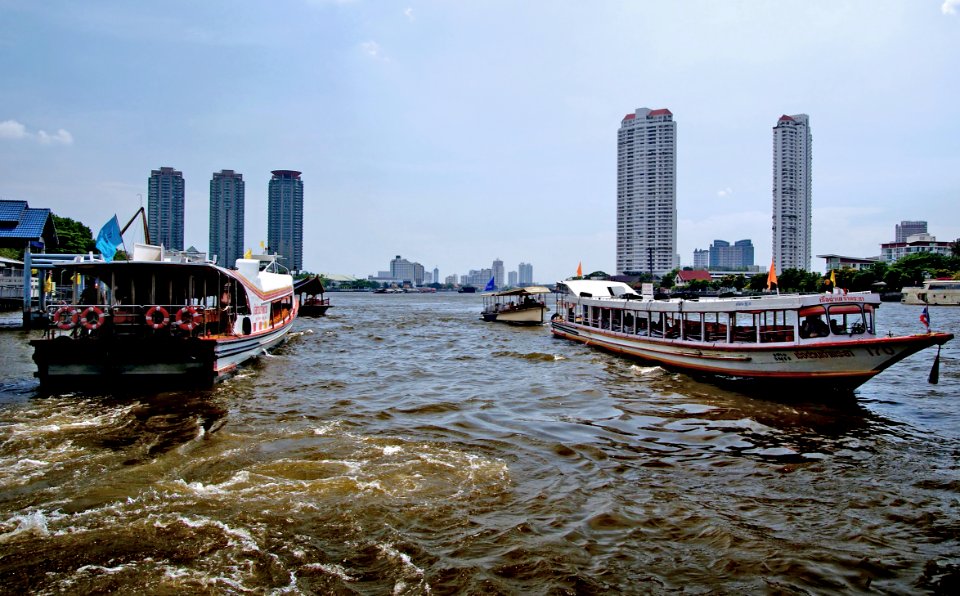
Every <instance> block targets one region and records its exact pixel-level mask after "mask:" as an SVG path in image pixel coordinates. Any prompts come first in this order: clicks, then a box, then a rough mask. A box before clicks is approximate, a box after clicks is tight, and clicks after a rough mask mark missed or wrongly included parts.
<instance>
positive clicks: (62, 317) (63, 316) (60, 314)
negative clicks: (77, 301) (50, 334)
mask: <svg viewBox="0 0 960 596" xmlns="http://www.w3.org/2000/svg"><path fill="white" fill-rule="evenodd" d="M53 323H54V324H55V325H56V326H57V327H58V328H60V329H64V330H69V329H73V328H74V327H75V326H76V324H77V309H75V308H73V307H72V306H61V307H60V308H59V309H57V312H56V314H54V315H53Z"/></svg>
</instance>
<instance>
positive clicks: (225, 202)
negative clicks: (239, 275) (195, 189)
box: [209, 170, 245, 268]
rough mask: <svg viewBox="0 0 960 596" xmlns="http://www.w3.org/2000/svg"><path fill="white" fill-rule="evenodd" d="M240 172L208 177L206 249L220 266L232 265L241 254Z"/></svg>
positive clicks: (225, 172)
mask: <svg viewBox="0 0 960 596" xmlns="http://www.w3.org/2000/svg"><path fill="white" fill-rule="evenodd" d="M244 196H245V194H244V185H243V174H240V173H237V172H234V171H233V170H221V171H220V172H215V173H214V174H213V178H212V179H211V180H210V249H209V254H210V255H211V256H216V258H217V263H218V264H219V265H221V266H222V267H228V268H232V267H235V266H236V263H237V259H239V258H241V257H243V207H244Z"/></svg>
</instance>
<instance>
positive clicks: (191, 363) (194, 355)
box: [30, 320, 292, 390]
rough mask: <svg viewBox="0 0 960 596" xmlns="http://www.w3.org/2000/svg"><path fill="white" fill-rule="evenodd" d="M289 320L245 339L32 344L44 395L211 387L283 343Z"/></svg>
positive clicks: (46, 341)
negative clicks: (59, 391) (47, 392)
mask: <svg viewBox="0 0 960 596" xmlns="http://www.w3.org/2000/svg"><path fill="white" fill-rule="evenodd" d="M291 323H292V320H291V321H290V322H287V323H286V324H284V325H282V326H277V327H275V328H274V329H271V330H269V331H264V332H260V333H256V334H251V335H245V336H221V337H215V338H208V337H202V338H201V337H196V338H190V339H182V338H175V337H169V336H156V337H139V338H127V337H103V338H70V337H66V336H60V337H55V338H52V339H47V338H44V339H37V340H33V341H31V342H30V343H31V345H32V346H33V348H34V354H33V360H34V362H36V364H37V371H36V372H35V373H34V375H35V376H36V377H37V379H38V380H39V381H40V386H41V388H42V389H44V390H57V389H69V390H75V389H113V388H114V387H117V386H123V387H127V388H137V387H151V388H153V387H157V386H163V387H171V386H176V387H180V386H192V387H205V386H211V385H213V384H214V383H216V382H217V381H220V380H222V379H224V378H226V377H228V376H230V375H231V374H233V373H234V372H236V370H237V368H238V367H239V366H240V365H241V364H243V363H245V362H246V361H248V360H250V359H252V358H255V357H257V356H259V355H261V354H263V353H264V352H266V351H268V350H270V349H272V348H274V347H276V346H277V345H279V344H281V343H282V342H283V341H285V340H286V337H287V332H288V331H289V329H290V326H291Z"/></svg>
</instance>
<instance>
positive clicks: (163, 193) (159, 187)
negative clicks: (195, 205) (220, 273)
mask: <svg viewBox="0 0 960 596" xmlns="http://www.w3.org/2000/svg"><path fill="white" fill-rule="evenodd" d="M147 229H148V230H149V231H150V242H151V243H152V244H160V245H163V246H164V247H165V248H172V249H175V250H183V173H181V172H180V171H178V170H174V169H173V168H160V169H159V170H151V171H150V179H149V180H148V181H147Z"/></svg>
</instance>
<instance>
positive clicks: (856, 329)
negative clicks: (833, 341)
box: [799, 304, 874, 339]
mask: <svg viewBox="0 0 960 596" xmlns="http://www.w3.org/2000/svg"><path fill="white" fill-rule="evenodd" d="M799 316H800V337H801V338H803V339H807V338H813V337H827V336H844V335H860V334H862V333H874V317H873V305H870V304H867V305H863V306H862V307H861V305H859V304H835V305H829V306H807V307H804V308H801V309H800V312H799Z"/></svg>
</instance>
